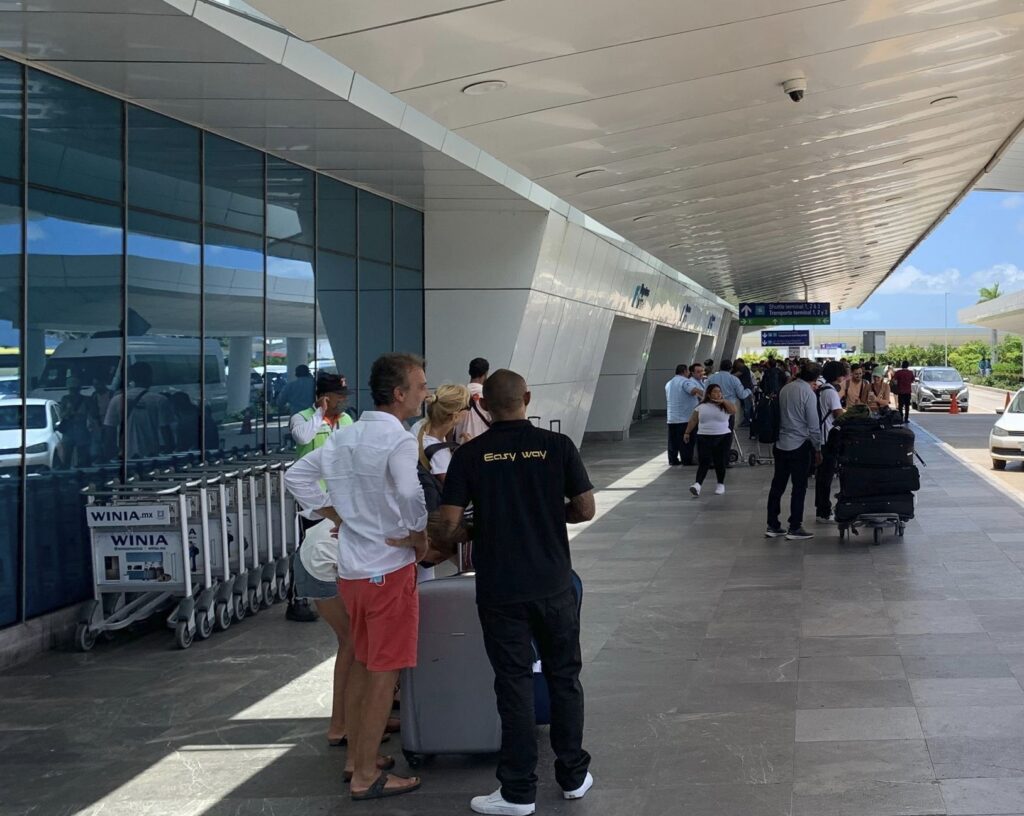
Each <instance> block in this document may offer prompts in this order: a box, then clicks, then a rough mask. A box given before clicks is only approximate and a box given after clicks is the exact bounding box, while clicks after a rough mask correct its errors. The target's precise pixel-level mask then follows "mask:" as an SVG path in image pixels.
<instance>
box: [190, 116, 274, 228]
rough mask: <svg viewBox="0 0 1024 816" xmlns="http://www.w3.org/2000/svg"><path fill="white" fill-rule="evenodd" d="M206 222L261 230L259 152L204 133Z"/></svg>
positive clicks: (261, 196) (261, 203) (261, 156)
mask: <svg viewBox="0 0 1024 816" xmlns="http://www.w3.org/2000/svg"><path fill="white" fill-rule="evenodd" d="M204 138H205V140H206V148H205V150H206V153H205V168H204V169H205V176H204V178H205V194H206V223H207V224H211V225H213V226H218V227H230V228H232V229H238V230H244V231H246V232H252V233H256V234H258V235H262V234H263V154H262V153H260V152H259V151H257V150H253V149H252V148H249V147H245V146H244V145H240V144H238V143H237V142H232V141H230V140H228V139H222V138H220V137H219V136H213V135H211V134H209V133H207V134H205V137H204Z"/></svg>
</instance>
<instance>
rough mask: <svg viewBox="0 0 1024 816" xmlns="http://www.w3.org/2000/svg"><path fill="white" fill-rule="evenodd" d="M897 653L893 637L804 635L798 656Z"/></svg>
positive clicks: (849, 655)
mask: <svg viewBox="0 0 1024 816" xmlns="http://www.w3.org/2000/svg"><path fill="white" fill-rule="evenodd" d="M993 648H994V647H993ZM899 653H900V652H899V649H898V648H897V646H896V638H894V637H878V636H866V637H863V636H852V637H804V638H801V639H800V657H855V656H858V655H895V654H899Z"/></svg>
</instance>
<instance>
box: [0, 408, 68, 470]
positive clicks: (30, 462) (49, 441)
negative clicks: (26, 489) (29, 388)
mask: <svg viewBox="0 0 1024 816" xmlns="http://www.w3.org/2000/svg"><path fill="white" fill-rule="evenodd" d="M23 414H24V415H25V418H26V423H25V447H24V453H25V467H26V469H27V470H30V471H40V470H52V469H53V466H54V464H55V462H56V460H57V448H58V446H59V445H60V439H61V435H60V431H58V430H57V426H58V425H59V424H60V408H59V407H58V405H57V403H56V402H54V401H53V400H48V399H32V398H29V399H26V400H18V401H17V402H14V401H12V400H4V402H3V403H0V470H11V469H14V468H19V467H21V463H22V450H23V449H22V447H21V418H22V415H23Z"/></svg>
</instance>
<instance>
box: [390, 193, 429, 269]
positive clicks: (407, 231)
mask: <svg viewBox="0 0 1024 816" xmlns="http://www.w3.org/2000/svg"><path fill="white" fill-rule="evenodd" d="M395 266H404V267H406V268H408V269H423V213H421V212H417V211H416V210H412V209H409V208H408V207H403V206H401V205H399V204H396V205H395Z"/></svg>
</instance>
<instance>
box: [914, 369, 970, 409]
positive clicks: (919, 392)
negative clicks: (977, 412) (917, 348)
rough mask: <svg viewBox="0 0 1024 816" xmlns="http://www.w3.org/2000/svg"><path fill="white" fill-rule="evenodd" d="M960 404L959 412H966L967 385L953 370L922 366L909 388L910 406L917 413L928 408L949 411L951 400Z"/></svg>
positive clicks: (958, 373) (957, 372)
mask: <svg viewBox="0 0 1024 816" xmlns="http://www.w3.org/2000/svg"><path fill="white" fill-rule="evenodd" d="M954 397H955V398H956V401H957V402H958V403H959V404H960V410H961V411H965V412H966V411H967V403H968V395H967V383H965V382H964V378H963V377H961V376H960V372H959V371H957V370H956V369H955V368H946V367H944V366H924V367H922V368H921V369H920V370H919V371H918V372H917V375H916V377H915V378H914V384H913V385H912V386H911V388H910V404H911V405H912V406H913V407H914V408H916V409H917V410H918V411H927V410H928V409H929V408H945V409H947V410H948V409H949V406H950V404H951V403H952V401H953V398H954Z"/></svg>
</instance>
